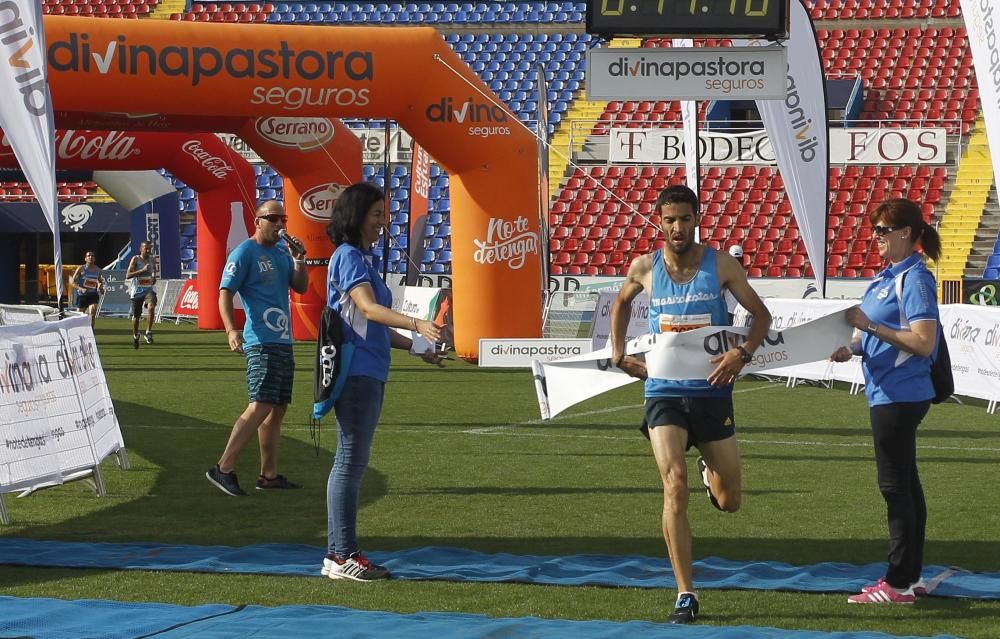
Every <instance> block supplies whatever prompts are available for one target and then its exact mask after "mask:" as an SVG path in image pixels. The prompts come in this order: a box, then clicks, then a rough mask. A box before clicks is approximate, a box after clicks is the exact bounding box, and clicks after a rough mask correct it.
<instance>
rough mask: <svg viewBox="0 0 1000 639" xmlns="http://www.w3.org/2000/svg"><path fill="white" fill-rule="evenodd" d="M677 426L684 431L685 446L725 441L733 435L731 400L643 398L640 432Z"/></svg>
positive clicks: (733, 420)
mask: <svg viewBox="0 0 1000 639" xmlns="http://www.w3.org/2000/svg"><path fill="white" fill-rule="evenodd" d="M657 426H678V427H680V428H683V429H684V430H686V431H687V434H688V443H687V447H688V448H691V447H692V446H697V445H698V444H703V443H706V442H715V441H720V440H723V439H728V438H730V437H732V436H733V435H735V434H736V420H735V418H734V417H733V398H732V397H647V398H646V415H645V418H644V419H643V420H642V426H641V427H640V430H641V431H642V434H643V435H645V436H646V438H647V439H648V438H649V429H650V428H656V427H657Z"/></svg>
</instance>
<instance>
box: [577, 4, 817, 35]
mask: <svg viewBox="0 0 1000 639" xmlns="http://www.w3.org/2000/svg"><path fill="white" fill-rule="evenodd" d="M795 1H796V2H798V0H795ZM788 2H789V0H587V33H591V34H594V35H603V36H614V35H659V36H670V37H684V36H688V37H690V36H700V37H706V36H719V37H726V36H739V37H751V36H762V37H765V38H770V39H785V38H787V37H788Z"/></svg>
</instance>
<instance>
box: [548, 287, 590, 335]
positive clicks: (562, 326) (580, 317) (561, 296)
mask: <svg viewBox="0 0 1000 639" xmlns="http://www.w3.org/2000/svg"><path fill="white" fill-rule="evenodd" d="M599 296H600V295H599V293H596V292H593V291H580V292H577V293H552V294H550V295H549V301H548V304H546V305H545V310H544V311H543V314H542V337H548V338H576V337H590V326H591V324H593V322H594V310H595V309H596V308H597V299H598V297H599Z"/></svg>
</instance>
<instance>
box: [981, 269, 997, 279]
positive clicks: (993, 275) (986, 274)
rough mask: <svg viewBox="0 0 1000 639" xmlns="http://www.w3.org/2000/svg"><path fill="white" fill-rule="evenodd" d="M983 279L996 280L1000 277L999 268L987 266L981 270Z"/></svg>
mask: <svg viewBox="0 0 1000 639" xmlns="http://www.w3.org/2000/svg"><path fill="white" fill-rule="evenodd" d="M983 279H986V280H997V279H1000V269H997V268H990V267H987V268H986V270H985V271H983Z"/></svg>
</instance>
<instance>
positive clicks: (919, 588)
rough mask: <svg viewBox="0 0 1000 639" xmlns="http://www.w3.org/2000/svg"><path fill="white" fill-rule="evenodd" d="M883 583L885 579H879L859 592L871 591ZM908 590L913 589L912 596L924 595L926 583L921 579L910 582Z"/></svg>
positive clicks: (925, 594) (925, 593)
mask: <svg viewBox="0 0 1000 639" xmlns="http://www.w3.org/2000/svg"><path fill="white" fill-rule="evenodd" d="M883 584H885V579H879V580H878V581H876V582H875V583H874V584H872V585H871V586H865V587H864V588H862V589H861V592H863V593H865V592H871V591H873V590H878V589H879V588H881V587H882V585H883ZM910 590H912V591H913V596H914V597H926V596H927V583H926V582H925V581H924V580H923V579H921V580H919V581H917V582H915V583H912V584H910Z"/></svg>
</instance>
